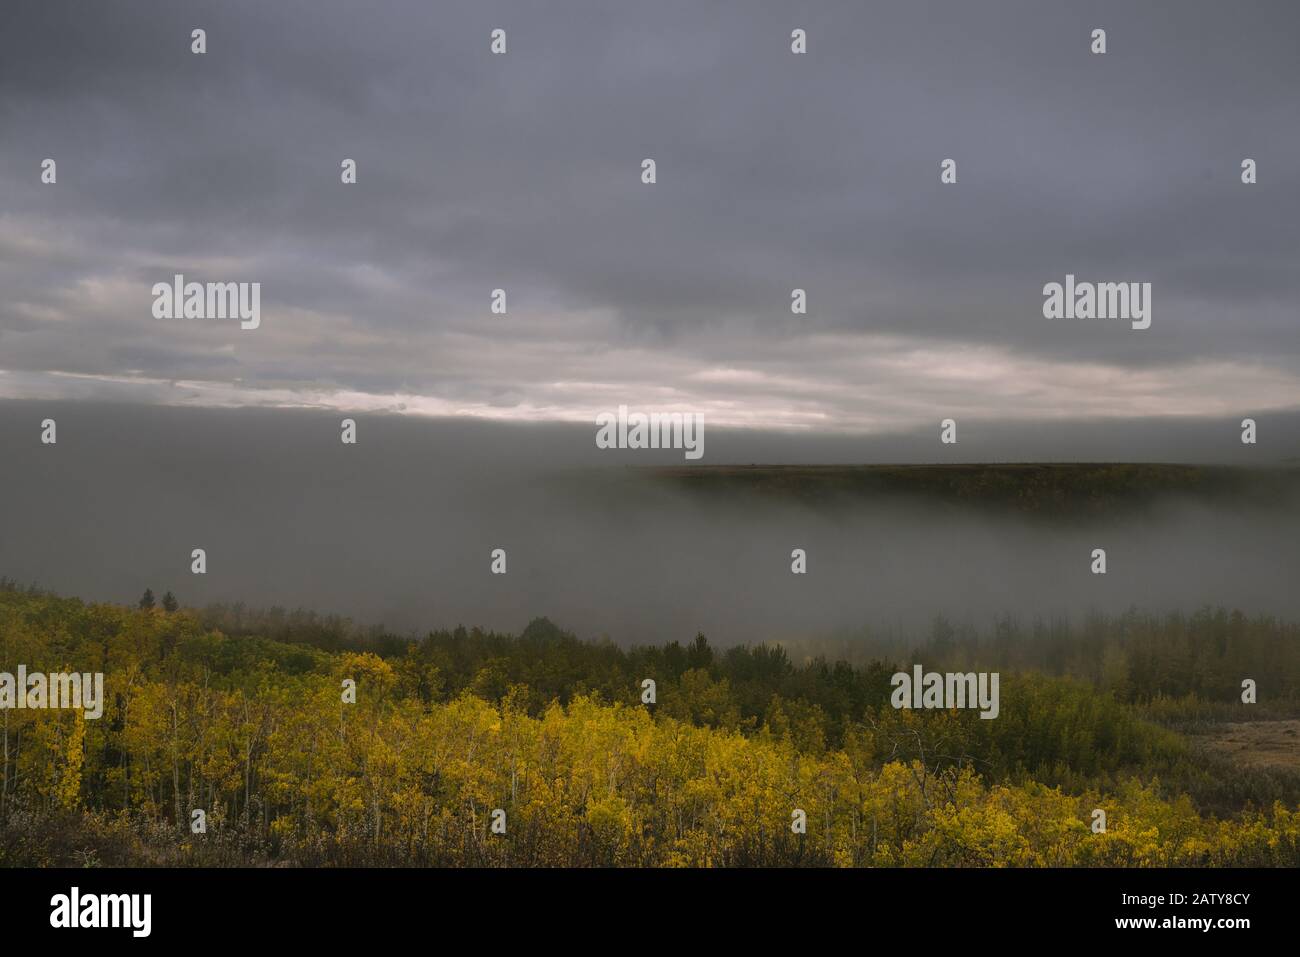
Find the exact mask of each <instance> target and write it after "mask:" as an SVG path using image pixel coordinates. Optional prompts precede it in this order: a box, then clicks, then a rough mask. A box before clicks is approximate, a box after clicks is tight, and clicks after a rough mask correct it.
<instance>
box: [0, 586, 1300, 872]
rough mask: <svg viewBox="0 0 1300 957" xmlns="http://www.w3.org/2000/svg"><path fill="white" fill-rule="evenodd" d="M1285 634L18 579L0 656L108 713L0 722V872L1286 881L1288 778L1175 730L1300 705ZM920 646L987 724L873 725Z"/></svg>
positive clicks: (1214, 627)
mask: <svg viewBox="0 0 1300 957" xmlns="http://www.w3.org/2000/svg"><path fill="white" fill-rule="evenodd" d="M1298 649H1300V629H1297V627H1296V626H1295V625H1292V624H1286V623H1279V622H1277V621H1273V620H1269V619H1248V618H1246V617H1244V616H1242V615H1240V614H1237V613H1230V612H1227V611H1218V610H1207V611H1206V612H1204V613H1201V614H1199V615H1196V616H1192V617H1182V616H1169V617H1166V618H1161V619H1154V618H1148V617H1145V616H1142V615H1140V614H1138V613H1136V612H1135V613H1131V614H1130V615H1127V616H1124V617H1122V618H1119V619H1108V620H1104V619H1094V620H1090V621H1087V622H1084V623H1082V624H1081V625H1079V626H1078V627H1071V626H1069V625H1067V624H1065V623H1056V624H1050V625H1031V626H1027V627H1023V628H1022V627H1020V626H1018V625H1016V624H1014V623H1012V622H1005V623H1003V624H1001V625H999V626H998V627H996V628H995V629H993V630H992V631H991V632H990V633H987V634H983V633H979V632H976V631H973V630H970V629H964V628H958V627H953V626H950V625H948V624H947V623H945V622H936V623H935V626H934V628H933V630H932V632H931V633H930V634H929V635H925V636H919V637H918V640H917V641H916V643H915V647H913V648H910V649H909V648H901V647H900V648H891V649H888V651H887V652H881V658H880V659H879V660H875V659H871V658H869V657H868V658H865V659H864V660H861V661H855V662H854V663H849V662H846V661H834V662H833V661H830V660H827V659H826V658H823V657H807V656H806V655H805V654H804V653H802V652H794V653H792V652H791V651H790V650H787V649H785V648H782V647H774V646H755V647H734V648H729V649H726V650H725V651H719V650H715V649H714V648H712V647H711V646H710V645H709V643H708V641H707V640H706V639H705V638H704V636H697V637H695V638H694V640H692V641H688V642H685V643H680V642H677V641H670V642H668V643H666V644H663V645H660V646H656V647H640V648H631V649H622V648H620V647H618V646H617V645H615V644H613V643H611V642H597V643H592V642H584V641H580V640H578V639H577V638H576V637H574V636H573V635H570V634H567V633H565V632H563V631H562V630H560V629H559V628H557V627H556V626H554V625H553V624H551V623H550V622H548V621H546V620H544V619H539V620H537V621H535V622H533V623H532V624H531V625H530V626H529V627H528V628H527V629H526V630H525V631H524V632H523V633H522V634H520V635H518V636H509V635H501V634H490V633H483V632H479V631H467V630H465V629H461V628H458V629H456V630H454V631H450V632H437V633H434V634H431V635H428V636H425V637H423V638H420V639H413V638H408V637H400V636H393V635H387V634H384V633H383V632H382V630H378V629H358V628H355V627H353V626H352V625H351V624H350V623H348V622H346V621H342V620H338V619H329V618H320V617H317V616H315V615H311V614H307V613H295V614H285V613H283V612H278V611H272V612H254V611H249V610H248V609H244V608H239V607H235V608H231V607H214V608H208V609H205V610H202V611H190V610H178V611H166V610H163V609H160V608H156V607H155V608H125V607H122V606H117V605H104V604H85V603H83V602H80V601H78V600H75V599H67V598H59V597H55V596H52V595H48V594H44V593H41V592H38V591H35V590H32V589H21V588H17V587H14V586H13V585H12V584H7V585H5V587H3V588H0V671H9V672H12V671H14V669H16V668H17V667H18V665H20V664H22V665H25V666H26V668H27V669H28V671H29V672H30V671H51V672H53V671H81V672H103V674H104V676H105V678H104V682H105V691H106V695H105V697H106V703H105V706H104V713H103V717H102V718H100V719H98V720H94V719H87V718H85V717H84V715H83V714H82V712H81V711H78V710H62V711H58V710H9V709H5V710H0V715H2V716H3V722H4V731H3V737H4V748H3V786H2V787H0V864H5V865H24V864H26V865H32V864H38V865H44V864H64V865H67V864H73V865H75V864H120V863H139V864H178V863H179V864H237V863H255V864H258V863H275V862H283V863H290V864H331V863H334V864H399V865H400V864H411V865H455V864H469V865H514V866H529V865H796V864H798V865H845V866H863V865H922V866H924V865H933V866H983V865H1081V866H1082V865H1102V864H1116V865H1144V866H1145V865H1150V866H1172V865H1212V864H1227V865H1245V864H1262V865H1285V866H1295V865H1296V864H1300V778H1298V777H1297V775H1296V773H1295V772H1294V771H1288V770H1287V769H1286V768H1282V767H1267V766H1264V767H1260V766H1255V767H1247V766H1246V765H1244V764H1239V763H1236V762H1235V761H1234V759H1233V758H1232V757H1231V756H1230V755H1223V754H1218V755H1215V754H1212V753H1210V752H1208V751H1207V750H1205V749H1203V748H1201V747H1200V746H1199V745H1198V743H1197V738H1196V736H1195V735H1188V734H1187V733H1186V732H1188V731H1194V730H1196V728H1198V727H1203V726H1205V725H1207V724H1213V723H1215V722H1218V721H1224V720H1236V721H1240V720H1247V719H1250V718H1261V717H1274V718H1281V717H1289V716H1294V715H1295V714H1296V713H1297V710H1300V708H1298V705H1300V682H1298V681H1297V675H1298V674H1300V668H1298V667H1297V665H1298V663H1300V650H1298ZM904 656H906V657H904ZM914 662H920V663H924V665H925V666H926V667H927V668H939V669H942V668H951V669H954V670H956V669H961V670H971V669H977V668H992V669H995V670H999V671H1000V672H1001V674H1002V685H1001V702H1002V704H1001V712H1000V714H999V716H998V718H997V719H996V720H982V719H980V718H979V715H978V713H976V712H974V711H969V710H965V711H959V710H950V711H937V712H920V711H909V710H894V709H893V708H892V707H891V706H890V704H889V698H890V675H891V674H892V673H893V672H894V671H896V670H900V669H906V668H909V667H910V666H911V665H912V664H913V663H914ZM1247 677H1249V678H1253V679H1255V680H1257V682H1258V684H1259V689H1260V692H1259V693H1260V703H1259V704H1257V705H1244V704H1242V703H1241V701H1240V697H1239V695H1240V683H1241V680H1242V679H1243V678H1247ZM646 679H651V680H653V681H654V682H655V687H656V702H655V704H653V705H647V704H644V703H643V702H642V694H643V682H644V681H645V680H646ZM349 681H354V682H355V684H356V689H355V702H352V701H350V700H347V699H348V697H349V695H348V692H347V682H349ZM1098 809H1100V810H1103V811H1104V812H1105V815H1106V822H1107V826H1106V829H1105V831H1104V832H1102V833H1097V832H1094V830H1093V828H1092V826H1091V825H1092V822H1093V821H1094V820H1095V811H1096V810H1098ZM196 811H202V812H203V818H204V823H205V828H204V829H203V830H202V831H201V832H200V833H195V832H194V829H193V828H192V823H193V821H194V818H195V812H196ZM797 812H803V814H804V815H806V821H807V826H806V832H805V833H796V832H794V831H793V830H792V827H791V822H792V817H793V816H795V815H796V814H797ZM494 824H495V828H494Z"/></svg>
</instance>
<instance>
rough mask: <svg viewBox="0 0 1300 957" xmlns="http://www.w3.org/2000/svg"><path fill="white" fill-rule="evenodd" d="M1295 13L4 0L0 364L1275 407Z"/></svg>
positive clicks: (1018, 403)
mask: <svg viewBox="0 0 1300 957" xmlns="http://www.w3.org/2000/svg"><path fill="white" fill-rule="evenodd" d="M195 27H202V28H204V29H205V30H206V31H207V42H208V52H207V53H206V54H205V55H202V56H196V55H194V54H192V53H191V52H190V31H191V30H192V29H193V28H195ZM497 27H500V28H503V29H505V30H506V31H507V38H508V52H507V53H506V54H505V55H504V56H494V55H492V54H491V53H490V52H489V33H490V31H491V30H492V29H493V28H497ZM796 27H800V28H804V29H806V30H807V31H808V48H809V49H808V53H807V54H806V55H802V56H796V55H793V54H792V53H791V52H790V31H791V30H792V29H794V28H796ZM1096 27H1101V28H1104V29H1106V31H1107V44H1108V48H1109V49H1108V52H1107V53H1106V54H1105V55H1103V56H1097V55H1093V54H1092V53H1090V51H1089V44H1090V39H1089V34H1090V32H1091V31H1092V29H1094V28H1096ZM1298 28H1300V6H1297V5H1296V4H1295V3H1293V2H1287V0H1279V2H1276V3H1263V2H1262V3H1248V4H1242V3H1233V2H1227V0H1222V2H1207V3H1192V2H1186V0H1179V2H1173V0H1171V2H1165V3H1160V2H1143V3H1133V2H1131V0H1125V2H1119V3H1114V4H1096V3H1090V4H1088V5H1087V9H1086V10H1085V9H1084V7H1083V6H1082V5H1073V4H1065V3H1044V2H1030V0H1026V2H1023V3H978V4H976V3H967V2H953V3H925V2H918V0H899V2H892V3H877V2H873V3H863V2H860V0H845V2H758V0H744V2H739V0H737V2H698V0H697V2H690V3H679V2H673V0H654V2H648V3H635V4H634V3H628V2H611V0H591V2H583V3H572V2H559V0H527V2H513V3H495V2H489V0H472V2H464V3H449V2H429V0H411V2H397V0H374V2H370V3H360V2H349V3H343V2H335V0H310V2H287V0H276V2H274V3H270V2H263V0H256V2H239V0H221V2H214V3H185V4H179V3H170V2H150V3H143V2H121V0H114V2H112V3H70V2H59V0H6V3H5V5H4V19H3V24H2V25H0V290H2V293H3V294H2V295H0V398H29V399H30V398H51V399H52V398H88V397H96V396H110V397H112V398H114V399H116V400H123V399H126V400H138V401H147V402H154V403H180V402H186V403H199V404H212V405H243V404H257V405H318V406H323V407H336V408H347V409H359V410H367V409H374V410H378V409H401V408H404V409H406V410H407V411H413V412H424V413H430V414H439V415H446V414H452V415H472V416H488V417H495V418H503V419H522V420H530V419H572V420H586V421H588V422H590V421H591V420H592V417H593V416H594V415H595V414H596V413H597V412H599V411H601V410H605V409H610V408H612V407H614V406H616V405H618V404H620V403H626V404H629V405H632V406H637V407H641V408H647V409H653V408H661V409H677V410H684V411H698V412H702V413H704V414H705V416H706V421H710V422H712V423H713V424H715V425H750V426H763V427H772V428H777V429H782V428H799V429H806V430H813V431H827V432H849V433H854V432H857V433H865V432H883V431H892V430H899V429H903V430H906V429H909V428H913V427H919V426H920V425H921V424H925V426H926V428H928V429H930V428H933V427H934V426H935V424H937V421H938V420H939V419H940V418H943V417H946V416H955V417H961V416H963V415H964V416H968V417H972V418H982V419H987V420H989V421H1000V422H1016V421H1023V420H1029V419H1032V420H1062V419H1066V418H1070V419H1079V418H1082V419H1111V420H1113V419H1114V418H1116V417H1122V418H1126V419H1133V420H1137V419H1149V418H1160V417H1165V416H1188V417H1208V418H1211V419H1214V418H1220V417H1221V418H1223V419H1225V420H1234V419H1239V418H1240V417H1242V416H1245V415H1255V416H1262V417H1267V415H1268V414H1269V413H1270V412H1281V411H1282V410H1287V409H1291V410H1294V409H1296V408H1297V407H1300V362H1298V361H1297V359H1298V356H1297V352H1298V350H1300V335H1297V321H1298V320H1297V301H1298V300H1297V292H1298V291H1300V255H1298V254H1300V217H1298V216H1297V213H1298V212H1300V123H1297V116H1298V115H1300V114H1298V112H1297V103H1300V56H1297V55H1296V48H1295V44H1296V36H1297V29H1298ZM46 157H52V158H54V159H55V160H56V161H57V163H58V182H57V184H56V185H53V186H50V185H44V184H42V183H41V180H40V164H41V161H42V160H43V159H44V158H46ZM345 157H346V158H352V159H355V160H356V161H357V164H358V183H357V184H356V185H343V184H342V183H340V181H339V173H340V162H341V161H342V160H343V159H344V158H345ZM646 157H652V158H654V159H655V160H656V162H657V164H658V182H657V183H656V184H655V185H653V186H646V185H643V184H642V183H641V182H640V171H641V161H642V159H643V158H646ZM948 157H951V158H953V159H955V160H956V161H957V164H958V167H957V170H958V182H957V184H956V185H955V186H945V185H942V184H941V183H940V181H939V164H940V161H941V160H943V159H945V158H948ZM1244 157H1251V158H1253V159H1255V160H1256V161H1257V162H1258V177H1259V182H1258V183H1257V184H1255V185H1250V186H1247V185H1243V184H1242V183H1241V182H1240V164H1241V161H1242V159H1243V158H1244ZM174 273H183V274H184V275H185V276H186V277H187V279H192V280H198V281H248V282H254V281H255V282H260V283H261V284H262V319H261V327H260V328H259V329H256V330H249V331H244V330H241V329H240V328H239V327H238V324H237V323H230V322H227V323H221V322H184V321H173V320H159V319H155V318H153V316H152V314H151V305H152V295H151V292H150V289H151V286H152V285H153V284H154V283H155V282H159V281H168V280H170V277H171V276H172V275H173V274H174ZM1066 273H1073V274H1075V275H1076V276H1078V277H1079V279H1081V280H1092V281H1138V282H1150V283H1151V284H1152V297H1153V312H1152V325H1151V328H1150V329H1148V330H1146V331H1135V330H1132V329H1131V328H1129V324H1128V323H1126V322H1109V323H1107V322H1098V321H1092V322H1089V321H1083V320H1078V321H1070V320H1060V321H1049V320H1046V319H1044V318H1043V316H1042V312H1041V309H1042V301H1043V297H1042V287H1043V285H1044V284H1045V283H1048V282H1052V281H1062V280H1063V279H1064V277H1065V274H1066ZM796 286H798V287H803V288H805V289H807V290H808V296H809V314H808V315H807V316H806V317H796V316H792V315H791V314H790V308H789V304H790V290H791V289H792V288H793V287H796ZM496 287H503V288H505V289H506V291H507V294H508V303H509V314H508V315H507V316H505V317H502V316H493V315H491V314H490V312H489V295H490V291H491V290H492V289H493V288H496ZM1290 421H1291V422H1294V419H1292V420H1290Z"/></svg>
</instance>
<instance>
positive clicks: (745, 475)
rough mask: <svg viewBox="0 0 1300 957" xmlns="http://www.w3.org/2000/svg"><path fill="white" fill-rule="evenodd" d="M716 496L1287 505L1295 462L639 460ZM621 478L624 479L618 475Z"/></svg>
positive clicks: (1113, 507)
mask: <svg viewBox="0 0 1300 957" xmlns="http://www.w3.org/2000/svg"><path fill="white" fill-rule="evenodd" d="M647 473H648V474H651V475H653V476H655V477H657V478H658V479H659V480H660V481H661V482H663V483H665V484H667V485H669V486H672V487H676V488H680V489H683V490H686V491H689V492H691V493H693V494H696V495H700V496H704V497H708V498H709V499H710V500H713V501H717V502H724V501H726V502H734V501H735V499H736V498H737V497H757V498H763V499H768V500H771V501H774V502H799V503H802V504H804V505H812V506H817V505H839V504H843V503H844V502H846V501H850V502H858V503H861V502H864V501H896V500H898V499H899V498H912V499H917V500H920V501H925V502H929V503H932V504H934V503H937V504H940V505H947V506H961V507H965V508H979V509H994V510H1005V511H1014V512H1019V513H1022V514H1026V515H1034V516H1041V517H1044V518H1053V519H1069V518H1083V519H1089V520H1091V519H1094V518H1097V517H1099V516H1102V515H1108V514H1123V513H1125V512H1137V511H1141V510H1144V509H1148V508H1150V507H1151V505H1152V504H1154V503H1156V502H1159V501H1174V500H1179V499H1182V500H1192V501H1200V502H1205V503H1213V504H1217V505H1236V506H1257V507H1263V508H1269V507H1277V506H1279V505H1290V506H1294V504H1295V503H1296V501H1297V500H1300V469H1297V468H1294V467H1277V468H1237V467H1231V466H1207V465H1171V464H1160V463H1133V462H1114V463H1109V462H1101V463H1003V464H979V465H974V464H971V465H966V464H962V465H751V466H730V465H716V466H689V467H688V466H674V467H669V468H657V469H651V470H644V471H643V472H642V474H647ZM623 484H626V482H624V483H623Z"/></svg>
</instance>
